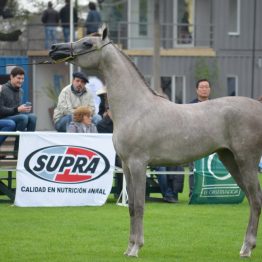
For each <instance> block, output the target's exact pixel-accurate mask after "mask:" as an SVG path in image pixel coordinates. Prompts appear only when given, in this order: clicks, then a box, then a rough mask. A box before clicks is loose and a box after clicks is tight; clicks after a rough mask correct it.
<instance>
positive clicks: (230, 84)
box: [227, 76, 238, 96]
mask: <svg viewBox="0 0 262 262" xmlns="http://www.w3.org/2000/svg"><path fill="white" fill-rule="evenodd" d="M227 95H228V96H237V95H238V78H237V76H227Z"/></svg>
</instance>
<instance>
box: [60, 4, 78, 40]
mask: <svg viewBox="0 0 262 262" xmlns="http://www.w3.org/2000/svg"><path fill="white" fill-rule="evenodd" d="M59 16H60V21H61V24H62V28H63V35H64V41H65V42H69V40H70V39H69V36H70V0H65V5H64V7H62V9H61V10H60V12H59ZM73 20H74V27H76V26H77V22H78V16H77V10H76V9H75V7H74V9H73ZM73 35H75V34H73ZM74 38H75V37H74Z"/></svg>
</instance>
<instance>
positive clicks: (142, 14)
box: [139, 0, 148, 36]
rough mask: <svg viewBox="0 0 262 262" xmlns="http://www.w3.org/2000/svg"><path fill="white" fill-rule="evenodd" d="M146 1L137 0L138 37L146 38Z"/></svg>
mask: <svg viewBox="0 0 262 262" xmlns="http://www.w3.org/2000/svg"><path fill="white" fill-rule="evenodd" d="M147 11H148V6H147V0H139V35H141V36H147V23H148V21H147V13H148V12H147Z"/></svg>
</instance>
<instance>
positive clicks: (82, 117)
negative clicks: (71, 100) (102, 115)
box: [67, 106, 97, 133]
mask: <svg viewBox="0 0 262 262" xmlns="http://www.w3.org/2000/svg"><path fill="white" fill-rule="evenodd" d="M67 132H69V133H97V129H96V126H95V125H94V124H92V109H91V108H89V107H87V106H80V107H78V108H77V109H75V110H74V114H73V121H72V122H71V123H70V124H69V126H68V127H67Z"/></svg>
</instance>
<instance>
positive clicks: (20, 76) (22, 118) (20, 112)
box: [0, 66, 36, 151]
mask: <svg viewBox="0 0 262 262" xmlns="http://www.w3.org/2000/svg"><path fill="white" fill-rule="evenodd" d="M24 78H25V71H24V69H23V68H21V67H18V66H17V67H14V68H13V69H12V71H11V73H10V81H8V82H7V83H6V84H3V85H2V86H1V91H0V117H1V118H2V119H5V120H7V119H8V120H13V121H14V122H15V124H16V130H18V131H35V128H36V115H35V114H33V113H31V110H32V106H27V105H25V104H23V103H22V98H23V89H22V84H23V82H24ZM18 141H19V137H18V136H17V138H16V141H15V150H16V151H17V150H18Z"/></svg>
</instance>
